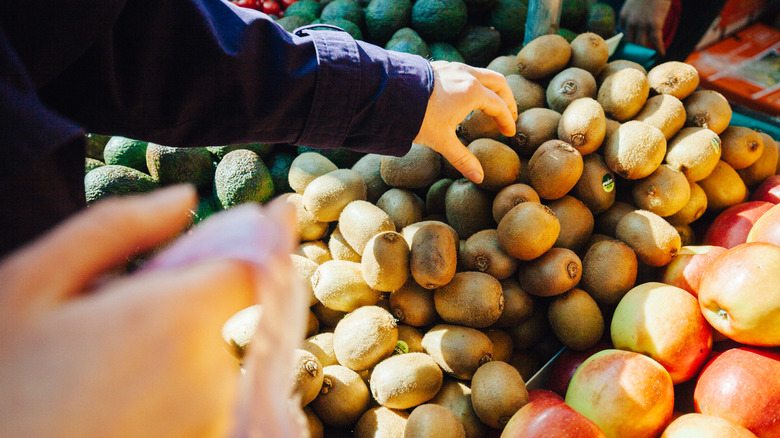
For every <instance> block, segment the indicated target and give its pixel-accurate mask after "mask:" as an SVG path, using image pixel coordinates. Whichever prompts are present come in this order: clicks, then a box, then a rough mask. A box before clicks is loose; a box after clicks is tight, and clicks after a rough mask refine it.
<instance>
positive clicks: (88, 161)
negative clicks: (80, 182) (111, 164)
mask: <svg viewBox="0 0 780 438" xmlns="http://www.w3.org/2000/svg"><path fill="white" fill-rule="evenodd" d="M105 165H106V163H104V162H102V161H100V160H97V159H95V158H90V157H86V158H85V159H84V174H85V175H86V174H87V173H89V171H90V170H92V169H95V168H98V167H100V166H105Z"/></svg>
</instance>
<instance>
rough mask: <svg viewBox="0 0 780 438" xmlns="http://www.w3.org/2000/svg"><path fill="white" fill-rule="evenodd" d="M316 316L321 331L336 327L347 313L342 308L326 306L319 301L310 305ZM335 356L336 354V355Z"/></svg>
mask: <svg viewBox="0 0 780 438" xmlns="http://www.w3.org/2000/svg"><path fill="white" fill-rule="evenodd" d="M310 309H311V311H312V313H314V316H315V317H317V321H319V322H320V331H321V332H322V331H332V330H333V329H334V328H336V324H338V323H339V321H341V318H343V317H344V315H346V314H347V312H345V311H342V310H334V309H330V308H328V307H325V305H324V304H322V303H317V304H315V305H313V306H311V307H310ZM334 357H335V356H334Z"/></svg>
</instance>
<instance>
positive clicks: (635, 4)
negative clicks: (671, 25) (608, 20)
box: [618, 0, 672, 56]
mask: <svg viewBox="0 0 780 438" xmlns="http://www.w3.org/2000/svg"><path fill="white" fill-rule="evenodd" d="M671 5H672V2H671V0H626V2H625V3H623V7H622V8H621V9H620V14H619V16H618V26H620V27H621V28H622V29H623V30H624V31H625V32H626V40H628V41H630V42H632V43H635V44H639V45H641V46H644V47H648V48H651V49H654V50H656V51H658V53H659V54H660V55H661V56H664V55H666V48H665V47H664V38H663V30H664V21H665V20H666V14H668V13H669V8H670V7H671Z"/></svg>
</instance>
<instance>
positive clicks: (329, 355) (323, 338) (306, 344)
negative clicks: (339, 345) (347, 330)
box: [301, 332, 339, 367]
mask: <svg viewBox="0 0 780 438" xmlns="http://www.w3.org/2000/svg"><path fill="white" fill-rule="evenodd" d="M301 349H303V350H306V351H308V352H309V353H311V354H313V355H314V356H316V357H317V360H318V361H319V362H320V365H322V366H323V367H326V366H329V365H338V363H339V361H338V359H336V353H335V352H334V351H333V332H320V333H317V334H316V335H313V336H309V337H308V338H306V339H305V340H304V341H303V345H301Z"/></svg>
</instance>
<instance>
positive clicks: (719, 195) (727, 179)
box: [697, 160, 748, 212]
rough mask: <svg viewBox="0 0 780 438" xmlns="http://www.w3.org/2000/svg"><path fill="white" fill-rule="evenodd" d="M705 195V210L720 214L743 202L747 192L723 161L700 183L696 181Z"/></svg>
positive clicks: (738, 177)
mask: <svg viewBox="0 0 780 438" xmlns="http://www.w3.org/2000/svg"><path fill="white" fill-rule="evenodd" d="M697 182H698V183H699V185H700V186H701V188H702V189H703V190H704V193H705V194H706V195H707V210H709V211H714V212H720V211H722V210H725V209H727V208H729V207H731V206H732V205H737V204H739V203H740V202H743V201H744V200H745V198H746V197H747V194H748V191H747V186H746V185H745V182H744V181H742V178H740V176H739V174H738V173H737V171H736V170H734V168H733V167H731V166H729V164H728V163H726V162H725V161H723V160H720V161H718V164H716V165H715V168H714V169H713V170H712V172H710V174H709V175H707V177H706V178H704V179H702V180H701V181H697Z"/></svg>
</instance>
